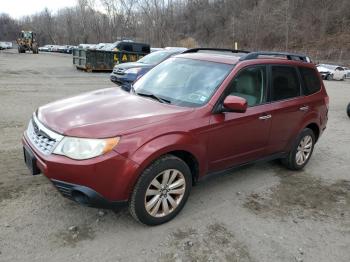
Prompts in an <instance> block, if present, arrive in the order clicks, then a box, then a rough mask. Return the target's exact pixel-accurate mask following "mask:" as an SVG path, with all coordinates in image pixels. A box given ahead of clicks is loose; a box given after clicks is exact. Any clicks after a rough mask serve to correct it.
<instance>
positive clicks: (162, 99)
mask: <svg viewBox="0 0 350 262" xmlns="http://www.w3.org/2000/svg"><path fill="white" fill-rule="evenodd" d="M134 92H135V94H137V95H139V96H144V97H149V98H152V99H155V100H157V101H159V102H161V103H166V104H171V101H170V100H167V99H164V98H160V97H159V96H156V95H155V94H151V93H138V92H136V91H135V90H134Z"/></svg>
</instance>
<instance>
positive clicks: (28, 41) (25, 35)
mask: <svg viewBox="0 0 350 262" xmlns="http://www.w3.org/2000/svg"><path fill="white" fill-rule="evenodd" d="M35 38H36V34H35V33H33V32H32V31H22V32H21V33H20V35H19V38H18V39H17V44H18V53H25V52H26V51H33V54H38V53H39V49H38V43H37V42H36V39H35Z"/></svg>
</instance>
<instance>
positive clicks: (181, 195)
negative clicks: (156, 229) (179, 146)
mask: <svg viewBox="0 0 350 262" xmlns="http://www.w3.org/2000/svg"><path fill="white" fill-rule="evenodd" d="M191 187H192V175H191V171H190V169H189V167H188V166H187V164H186V163H185V162H184V161H183V160H182V159H180V158H178V157H175V156H173V155H165V156H164V157H161V158H160V159H158V160H156V161H155V162H154V163H153V164H151V165H150V166H149V167H148V168H147V169H145V171H144V172H143V173H142V175H141V176H140V178H139V180H138V181H137V183H136V186H135V188H134V190H133V193H132V196H131V199H130V201H129V210H130V213H131V215H132V216H133V217H134V218H135V219H136V220H138V221H139V222H141V223H143V224H146V225H159V224H163V223H165V222H168V221H169V220H171V219H173V218H174V217H175V216H176V215H177V214H178V213H179V212H180V211H181V209H182V208H183V206H184V205H185V203H186V201H187V198H188V196H189V194H190V191H191Z"/></svg>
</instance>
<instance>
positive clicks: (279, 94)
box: [271, 66, 300, 101]
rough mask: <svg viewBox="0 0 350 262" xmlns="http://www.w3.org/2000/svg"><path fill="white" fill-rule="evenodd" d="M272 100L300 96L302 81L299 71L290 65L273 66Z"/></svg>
mask: <svg viewBox="0 0 350 262" xmlns="http://www.w3.org/2000/svg"><path fill="white" fill-rule="evenodd" d="M271 79H272V85H271V88H272V90H271V97H272V101H279V100H284V99H289V98H293V97H297V96H300V83H299V77H298V74H297V71H296V69H295V68H294V67H289V66H272V78H271Z"/></svg>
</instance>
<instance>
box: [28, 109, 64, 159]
mask: <svg viewBox="0 0 350 262" xmlns="http://www.w3.org/2000/svg"><path fill="white" fill-rule="evenodd" d="M27 136H28V138H29V140H30V142H31V143H32V144H33V145H34V147H35V148H36V149H38V150H39V151H40V152H41V153H43V154H45V155H49V154H51V153H52V151H53V150H54V149H55V147H56V145H57V144H58V143H59V142H60V141H61V140H62V138H63V136H61V135H60V134H57V133H55V132H53V131H51V130H49V129H48V128H46V127H45V126H44V125H42V124H41V123H40V122H39V121H38V119H37V118H36V117H35V115H33V118H32V119H31V120H30V122H29V125H28V129H27Z"/></svg>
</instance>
